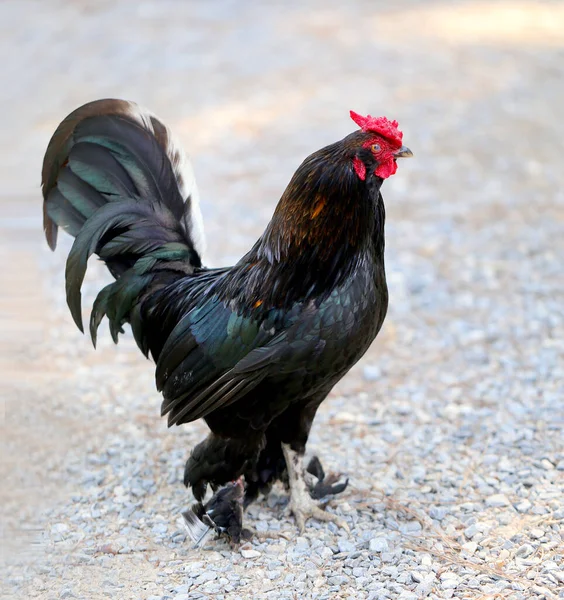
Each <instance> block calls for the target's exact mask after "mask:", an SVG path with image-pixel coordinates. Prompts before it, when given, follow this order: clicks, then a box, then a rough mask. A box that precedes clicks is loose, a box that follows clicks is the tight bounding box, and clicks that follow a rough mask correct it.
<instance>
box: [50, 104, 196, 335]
mask: <svg viewBox="0 0 564 600" xmlns="http://www.w3.org/2000/svg"><path fill="white" fill-rule="evenodd" d="M42 185H43V197H44V200H45V202H44V208H43V218H44V229H45V235H46V238H47V242H48V244H49V246H50V247H51V248H52V249H54V248H55V247H56V244H57V230H58V227H62V228H63V229H64V230H65V231H66V232H67V233H69V234H71V235H72V236H74V237H75V238H76V239H75V241H74V245H73V248H72V250H71V252H70V254H69V257H68V261H67V269H66V282H67V283H66V286H67V302H68V304H69V308H70V310H71V313H72V315H73V318H74V320H75V322H76V324H77V325H78V327H79V328H80V329H81V330H82V316H81V294H80V288H81V285H82V281H83V279H84V274H85V271H86V263H87V261H88V258H89V257H90V256H91V255H92V254H94V253H95V254H98V256H100V258H102V259H103V260H104V261H105V263H106V265H107V266H108V268H109V270H110V272H111V273H112V274H113V275H114V277H116V278H117V279H118V281H116V282H115V283H113V284H111V285H109V286H107V287H106V288H104V290H102V292H100V294H99V296H98V298H97V300H96V303H95V307H94V310H93V312H92V318H91V332H92V336H93V340H95V332H96V329H97V327H98V325H99V323H100V321H101V319H102V318H103V316H104V314H107V315H108V318H109V320H110V329H111V332H112V336H113V337H114V340H116V339H117V334H118V332H119V331H121V325H122V324H123V323H124V322H126V321H128V320H129V317H130V312H131V310H132V309H133V307H134V306H135V304H136V301H137V299H138V297H139V295H140V294H141V293H142V291H143V290H144V289H145V288H146V287H147V286H148V285H150V283H151V282H152V281H153V278H154V275H155V273H157V272H162V271H168V272H169V273H170V272H171V271H173V272H176V273H180V274H185V273H190V272H192V271H193V269H194V268H196V267H200V266H201V262H202V261H201V254H202V252H203V250H204V236H203V227H202V218H201V213H200V210H199V205H198V193H197V189H196V185H195V182H194V176H193V172H192V169H191V166H190V164H189V162H188V160H187V159H186V157H185V155H184V153H183V152H182V151H181V150H180V148H179V146H178V145H177V144H176V142H175V141H174V138H173V136H172V134H171V132H170V131H169V130H168V128H167V127H166V126H165V125H163V123H162V122H161V121H159V119H158V118H157V117H155V115H153V114H152V113H150V112H148V111H145V110H143V109H141V108H139V107H138V106H137V105H136V104H134V103H132V102H126V101H124V100H98V101H96V102H91V103H89V104H86V105H84V106H82V107H81V108H79V109H77V110H75V111H74V112H73V113H71V114H70V115H69V116H68V117H67V118H66V119H65V120H64V121H63V122H62V123H61V124H60V125H59V127H58V128H57V130H56V131H55V134H54V135H53V137H52V138H51V141H50V142H49V146H48V148H47V152H46V154H45V158H44V162H43V172H42ZM134 329H135V328H134ZM134 333H136V332H135V331H134ZM136 337H137V335H136Z"/></svg>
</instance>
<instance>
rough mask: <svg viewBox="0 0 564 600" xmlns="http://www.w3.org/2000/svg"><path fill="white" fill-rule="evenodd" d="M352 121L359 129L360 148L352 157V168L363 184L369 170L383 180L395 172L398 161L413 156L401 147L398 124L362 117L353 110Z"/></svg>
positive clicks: (408, 150)
mask: <svg viewBox="0 0 564 600" xmlns="http://www.w3.org/2000/svg"><path fill="white" fill-rule="evenodd" d="M351 119H352V120H353V121H354V122H355V123H356V124H357V125H358V126H359V127H360V129H361V132H359V134H360V135H361V136H362V137H361V145H360V148H358V150H357V152H356V153H355V155H354V158H353V167H354V170H355V172H356V174H357V175H358V176H359V177H360V179H362V180H363V181H364V180H365V179H366V172H367V170H368V169H373V172H374V175H376V176H377V177H381V178H382V179H386V178H387V177H389V176H390V175H393V174H394V173H395V172H396V171H397V168H398V167H397V164H396V159H397V158H406V157H409V156H413V153H412V152H411V150H410V149H409V148H406V147H405V146H403V145H402V138H403V133H402V132H401V131H400V130H399V129H398V122H397V121H390V120H389V119H387V118H386V117H371V116H370V115H368V116H367V117H363V116H362V115H359V114H357V113H355V112H354V111H352V110H351Z"/></svg>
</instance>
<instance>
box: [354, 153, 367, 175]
mask: <svg viewBox="0 0 564 600" xmlns="http://www.w3.org/2000/svg"><path fill="white" fill-rule="evenodd" d="M353 167H354V170H355V173H356V174H357V175H358V177H359V179H362V181H364V180H365V179H366V166H365V164H364V163H363V162H362V161H361V160H360V158H358V156H355V157H354V158H353Z"/></svg>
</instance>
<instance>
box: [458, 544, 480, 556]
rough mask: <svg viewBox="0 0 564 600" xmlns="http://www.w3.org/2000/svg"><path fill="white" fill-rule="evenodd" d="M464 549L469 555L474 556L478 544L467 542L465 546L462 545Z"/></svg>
mask: <svg viewBox="0 0 564 600" xmlns="http://www.w3.org/2000/svg"><path fill="white" fill-rule="evenodd" d="M462 548H463V550H465V551H466V552H467V553H468V554H474V552H476V550H477V549H478V544H476V542H466V543H465V544H462Z"/></svg>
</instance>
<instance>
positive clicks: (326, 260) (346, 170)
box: [229, 142, 385, 310]
mask: <svg viewBox="0 0 564 600" xmlns="http://www.w3.org/2000/svg"><path fill="white" fill-rule="evenodd" d="M381 184H382V180H381V179H380V178H378V177H375V176H373V175H372V176H369V177H367V179H366V181H362V180H360V179H359V177H358V176H357V175H356V173H355V171H354V167H353V161H352V155H351V153H350V150H349V149H348V148H347V146H346V145H345V144H344V143H343V142H338V143H337V144H333V145H331V146H328V147H326V148H323V149H322V150H320V151H318V152H316V153H314V154H312V155H311V156H309V157H308V158H307V159H306V160H305V161H304V162H303V163H302V165H301V166H300V167H299V168H298V170H297V171H296V173H295V174H294V176H293V178H292V180H291V181H290V183H289V185H288V187H287V188H286V190H285V192H284V194H283V195H282V198H281V199H280V202H279V204H278V206H277V208H276V211H275V213H274V216H273V218H272V220H271V222H270V223H269V225H268V227H267V229H266V231H265V232H264V234H263V235H262V237H261V238H260V239H259V240H258V242H257V243H256V244H255V246H254V248H253V249H252V250H251V251H250V252H249V253H248V254H247V255H246V256H245V257H244V258H243V259H242V260H241V261H240V262H239V263H238V265H237V266H236V267H235V270H236V272H237V273H238V274H239V276H235V277H234V278H233V285H232V286H230V290H229V293H230V294H233V296H231V297H232V298H233V297H239V299H240V301H241V303H242V304H244V305H247V306H253V307H256V308H257V309H258V308H259V307H260V310H268V309H269V308H270V307H275V306H276V307H278V308H282V306H284V307H286V308H287V307H289V306H291V305H293V304H294V303H296V302H307V301H308V300H310V299H316V300H322V299H323V298H324V297H327V296H328V295H329V294H330V293H331V291H332V290H334V289H335V288H336V287H338V286H339V285H341V284H342V283H344V282H345V281H346V280H347V278H348V277H350V276H351V274H353V273H354V272H355V271H356V270H357V269H358V268H359V267H360V266H361V265H362V264H363V262H365V261H366V260H370V259H376V260H378V261H380V260H381V259H382V257H383V253H384V221H385V213H384V205H383V202H382V198H381V196H380V186H381Z"/></svg>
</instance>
